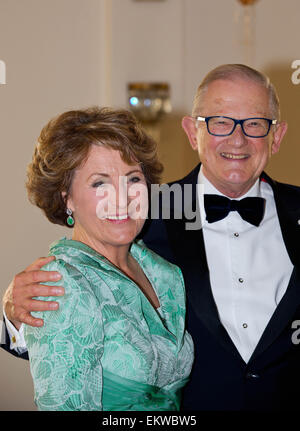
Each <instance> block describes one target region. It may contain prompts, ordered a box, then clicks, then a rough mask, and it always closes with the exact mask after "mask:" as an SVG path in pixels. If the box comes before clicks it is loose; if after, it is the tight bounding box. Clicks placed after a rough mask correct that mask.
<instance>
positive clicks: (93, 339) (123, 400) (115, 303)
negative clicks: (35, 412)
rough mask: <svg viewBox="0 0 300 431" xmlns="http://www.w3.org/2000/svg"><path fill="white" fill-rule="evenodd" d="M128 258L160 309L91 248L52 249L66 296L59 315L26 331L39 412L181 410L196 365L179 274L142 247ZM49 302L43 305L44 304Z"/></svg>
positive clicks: (65, 243) (61, 244)
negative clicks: (183, 392) (184, 390)
mask: <svg viewBox="0 0 300 431" xmlns="http://www.w3.org/2000/svg"><path fill="white" fill-rule="evenodd" d="M130 253H131V254H132V256H133V257H134V258H135V259H136V261H137V262H138V263H139V265H140V266H141V268H142V269H143V271H144V273H145V275H146V276H147V278H148V279H149V281H150V282H151V284H152V286H153V288H154V290H155V292H156V295H157V297H158V299H159V302H160V308H159V309H158V310H155V308H154V307H153V306H152V305H151V304H150V302H149V301H148V299H147V298H146V297H145V295H144V294H143V293H142V291H141V290H140V289H139V287H138V286H137V285H136V284H135V283H134V282H133V281H132V280H131V279H129V278H128V277H126V276H125V275H124V274H123V273H122V272H121V271H120V270H118V268H116V267H115V266H114V265H112V264H111V263H110V262H109V261H108V260H107V259H106V258H105V257H103V256H102V255H100V254H99V253H97V252H96V251H95V250H93V249H91V248H90V247H88V246H87V245H85V244H83V243H81V242H78V241H73V240H68V239H65V238H63V239H61V240H60V241H58V242H56V243H54V244H53V245H52V246H51V248H50V254H51V255H54V256H56V260H55V261H54V262H51V263H49V264H47V265H45V266H44V268H43V269H44V270H49V271H59V272H60V273H61V275H62V280H60V281H59V282H56V283H48V284H49V285H63V286H64V287H65V295H64V296H63V297H59V298H53V297H52V298H48V300H57V301H58V302H59V303H60V307H59V310H57V311H46V312H35V313H33V314H34V315H35V316H37V317H41V318H42V319H44V326H43V327H41V328H33V327H30V326H26V325H25V340H26V344H27V347H28V352H29V358H30V368H31V373H32V376H33V381H34V392H35V402H36V404H37V406H38V408H39V410H123V411H125V410H145V411H148V410H149V411H151V410H152V411H153V410H161V411H163V410H178V409H179V404H180V390H181V388H182V387H183V386H184V384H185V383H186V382H187V380H188V376H189V374H190V370H191V366H192V362H193V343H192V339H191V337H190V335H189V334H188V333H187V332H186V331H185V292H184V284H183V279H182V275H181V271H180V269H179V268H178V267H176V266H174V265H172V264H170V263H169V262H167V261H166V260H164V259H163V258H161V257H160V256H158V255H157V254H155V253H154V252H152V251H151V250H149V249H148V248H146V247H145V245H144V244H143V243H142V242H138V243H134V244H132V246H131V249H130ZM43 299H45V298H43Z"/></svg>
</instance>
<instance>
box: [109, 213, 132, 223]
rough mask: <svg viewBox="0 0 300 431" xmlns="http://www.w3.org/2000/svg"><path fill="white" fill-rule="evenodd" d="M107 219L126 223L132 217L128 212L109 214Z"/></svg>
mask: <svg viewBox="0 0 300 431" xmlns="http://www.w3.org/2000/svg"><path fill="white" fill-rule="evenodd" d="M105 219H106V220H108V221H110V222H112V223H126V222H127V221H128V220H129V219H130V217H129V215H128V214H123V215H108V216H106V217H105Z"/></svg>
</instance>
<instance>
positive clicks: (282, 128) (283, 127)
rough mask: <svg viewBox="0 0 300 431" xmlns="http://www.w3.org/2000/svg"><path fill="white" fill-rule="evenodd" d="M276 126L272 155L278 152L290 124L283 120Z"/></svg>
mask: <svg viewBox="0 0 300 431" xmlns="http://www.w3.org/2000/svg"><path fill="white" fill-rule="evenodd" d="M275 127H276V130H275V132H274V134H273V142H272V147H271V152H272V155H273V154H275V153H278V151H279V148H280V144H281V141H282V139H283V137H284V135H285V134H286V131H287V128H288V125H287V123H286V122H285V121H281V123H279V124H278V125H277V126H275Z"/></svg>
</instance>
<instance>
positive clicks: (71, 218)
mask: <svg viewBox="0 0 300 431" xmlns="http://www.w3.org/2000/svg"><path fill="white" fill-rule="evenodd" d="M66 213H67V214H68V218H67V224H68V225H69V226H74V223H75V220H74V219H73V217H72V214H73V213H72V210H70V208H67V211H66Z"/></svg>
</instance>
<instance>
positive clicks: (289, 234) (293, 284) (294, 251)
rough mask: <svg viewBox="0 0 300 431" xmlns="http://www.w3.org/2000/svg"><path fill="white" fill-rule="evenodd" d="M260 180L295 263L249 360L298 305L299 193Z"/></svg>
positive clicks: (269, 341) (286, 322) (288, 321)
mask: <svg viewBox="0 0 300 431" xmlns="http://www.w3.org/2000/svg"><path fill="white" fill-rule="evenodd" d="M262 179H263V180H264V181H267V182H268V183H269V184H270V185H271V187H272V189H273V193H274V199H275V203H276V209H277V214H278V218H279V223H280V227H281V232H282V236H283V240H284V243H285V246H286V249H287V252H288V254H289V257H290V259H291V261H292V263H293V264H294V270H293V272H292V275H291V278H290V281H289V285H288V287H287V290H286V292H285V294H284V295H283V297H282V299H281V301H280V303H279V304H278V306H277V307H276V309H275V311H274V313H273V315H272V317H271V319H270V321H269V323H268V325H267V327H266V328H265V330H264V332H263V335H262V337H261V338H260V340H259V343H258V344H257V346H256V348H255V350H254V352H253V355H252V356H251V359H250V361H252V360H254V359H256V358H257V357H258V356H259V355H260V354H262V353H263V352H264V351H265V350H266V349H267V348H268V347H269V346H270V345H271V344H272V343H273V342H274V341H275V340H276V338H278V336H279V335H280V333H281V332H282V331H283V330H284V328H285V327H286V326H287V325H290V324H291V319H292V317H293V315H294V313H295V312H296V310H297V308H298V307H299V306H300V225H299V220H300V208H299V207H300V194H299V188H296V187H295V190H296V189H298V190H297V192H298V195H299V199H296V195H295V190H294V188H293V186H288V185H286V184H280V183H277V182H276V181H273V180H272V179H271V178H270V177H268V176H267V175H266V174H265V173H263V175H262Z"/></svg>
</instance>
